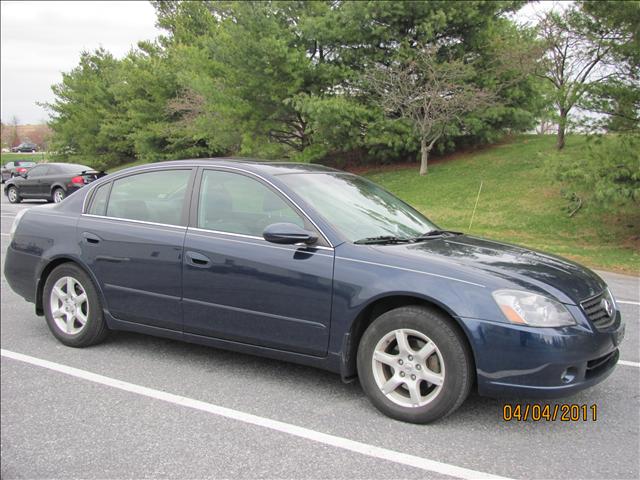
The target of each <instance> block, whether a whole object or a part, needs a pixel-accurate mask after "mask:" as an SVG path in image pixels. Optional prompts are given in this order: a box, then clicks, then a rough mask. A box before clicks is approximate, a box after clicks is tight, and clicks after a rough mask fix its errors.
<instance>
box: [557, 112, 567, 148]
mask: <svg viewBox="0 0 640 480" xmlns="http://www.w3.org/2000/svg"><path fill="white" fill-rule="evenodd" d="M566 127H567V111H566V110H565V109H564V108H561V109H560V120H559V121H558V141H557V142H556V148H557V149H558V150H562V149H563V148H564V132H565V129H566Z"/></svg>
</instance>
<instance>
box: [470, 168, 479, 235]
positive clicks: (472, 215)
mask: <svg viewBox="0 0 640 480" xmlns="http://www.w3.org/2000/svg"><path fill="white" fill-rule="evenodd" d="M480 192H482V180H480V188H479V189H478V196H477V197H476V204H475V205H474V207H473V212H472V213H471V220H470V221H469V228H468V229H467V233H470V232H471V225H473V217H475V215H476V208H478V200H480Z"/></svg>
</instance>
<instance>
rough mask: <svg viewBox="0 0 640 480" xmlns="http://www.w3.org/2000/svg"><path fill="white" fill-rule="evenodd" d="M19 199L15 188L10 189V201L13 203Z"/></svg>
mask: <svg viewBox="0 0 640 480" xmlns="http://www.w3.org/2000/svg"><path fill="white" fill-rule="evenodd" d="M17 197H18V194H17V193H16V189H15V188H10V189H9V200H11V201H12V202H15V200H16V198H17Z"/></svg>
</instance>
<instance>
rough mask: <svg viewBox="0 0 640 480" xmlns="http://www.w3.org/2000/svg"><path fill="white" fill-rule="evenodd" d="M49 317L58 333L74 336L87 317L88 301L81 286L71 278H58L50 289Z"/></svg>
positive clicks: (81, 327)
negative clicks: (58, 330)
mask: <svg viewBox="0 0 640 480" xmlns="http://www.w3.org/2000/svg"><path fill="white" fill-rule="evenodd" d="M50 304H51V315H52V317H53V320H54V322H55V324H56V326H57V327H58V328H59V329H60V331H62V332H64V333H66V334H67V335H76V334H78V333H80V332H81V331H82V329H83V328H84V326H85V325H86V323H87V318H88V317H89V300H88V298H87V294H86V292H85V289H84V287H83V286H82V284H81V283H80V282H79V281H78V280H77V279H75V278H73V277H69V276H67V277H62V278H60V279H59V280H58V281H57V282H56V283H55V284H54V285H53V288H52V289H51V295H50Z"/></svg>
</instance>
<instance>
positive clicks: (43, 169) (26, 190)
mask: <svg viewBox="0 0 640 480" xmlns="http://www.w3.org/2000/svg"><path fill="white" fill-rule="evenodd" d="M48 171H49V165H36V166H35V167H33V168H32V169H31V170H29V171H28V172H27V178H25V179H21V180H19V182H20V195H22V196H24V197H35V196H39V194H40V189H41V184H42V179H43V177H44V176H45V175H47V172H48Z"/></svg>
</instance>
